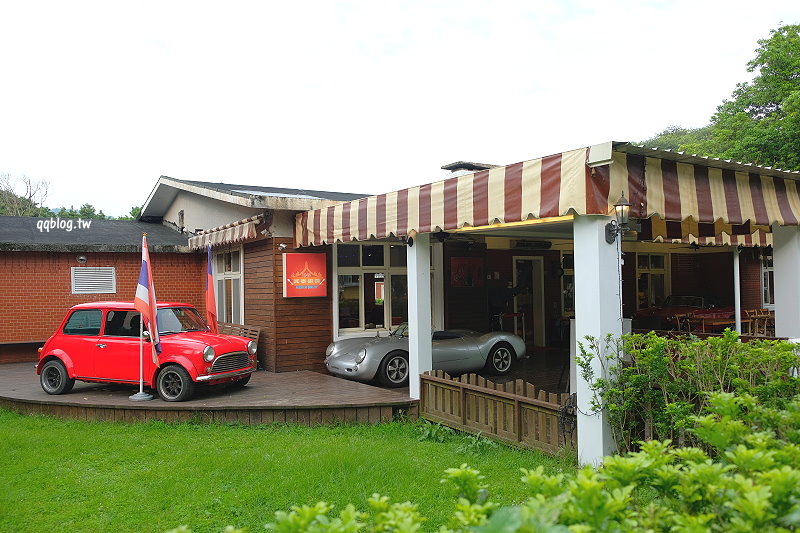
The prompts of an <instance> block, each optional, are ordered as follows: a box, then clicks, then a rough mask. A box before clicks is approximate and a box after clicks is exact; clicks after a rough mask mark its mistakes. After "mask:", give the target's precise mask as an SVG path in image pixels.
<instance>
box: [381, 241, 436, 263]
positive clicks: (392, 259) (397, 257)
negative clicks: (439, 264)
mask: <svg viewBox="0 0 800 533" xmlns="http://www.w3.org/2000/svg"><path fill="white" fill-rule="evenodd" d="M431 256H433V254H431ZM407 259H408V254H407V252H406V247H405V245H402V244H393V245H392V246H390V247H389V266H393V267H404V266H406V265H407Z"/></svg>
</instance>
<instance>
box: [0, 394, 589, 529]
mask: <svg viewBox="0 0 800 533" xmlns="http://www.w3.org/2000/svg"><path fill="white" fill-rule="evenodd" d="M421 434H422V432H421V431H420V426H419V424H415V423H401V422H394V423H390V424H383V425H377V426H367V425H341V426H335V427H318V428H308V427H303V426H293V425H277V424H276V425H269V426H259V427H247V426H236V425H196V424H188V423H184V424H164V423H159V422H152V423H146V424H134V425H123V424H113V423H100V422H80V421H74V420H61V419H56V418H49V417H41V416H20V415H17V414H15V413H11V412H8V411H3V410H0V473H2V474H1V475H2V480H3V483H2V485H3V487H2V490H0V530H2V531H68V530H69V531H163V530H166V529H170V528H173V527H176V526H178V525H181V524H186V525H188V526H190V527H191V528H192V529H193V530H194V531H195V532H202V531H221V530H222V529H223V528H224V527H225V526H226V525H228V524H231V525H235V526H238V527H247V528H249V529H250V531H262V530H263V525H264V524H266V523H268V522H270V521H271V520H272V519H273V517H274V513H275V511H276V510H288V509H289V507H291V506H292V505H297V504H306V503H307V504H312V503H315V502H317V501H319V500H325V501H328V502H330V503H333V504H335V505H336V508H337V509H341V508H342V507H343V506H344V505H345V504H347V503H353V504H355V505H356V506H357V507H359V508H361V509H366V504H365V502H366V499H367V497H369V496H370V495H371V494H372V493H373V492H379V493H381V494H384V495H387V496H389V497H390V498H391V499H392V500H393V501H406V500H410V501H412V502H414V503H417V504H418V505H419V510H420V512H421V513H422V515H423V516H426V517H428V519H429V520H428V522H426V523H425V529H426V530H435V529H437V528H438V527H439V525H441V524H443V523H445V521H446V520H447V517H448V516H450V515H451V512H452V509H453V505H454V503H455V500H454V497H453V494H452V493H451V491H450V489H449V487H448V486H446V485H443V484H441V483H439V479H441V477H442V474H443V472H444V470H445V469H446V468H450V467H456V466H459V465H460V464H462V463H468V464H469V465H470V466H472V467H475V468H478V469H479V470H480V471H481V472H482V473H483V474H484V475H485V476H486V482H487V483H488V484H489V486H490V487H491V489H490V492H491V495H492V499H493V500H494V501H496V502H498V503H502V504H506V503H513V502H518V501H521V500H522V499H524V498H525V497H526V496H527V493H526V491H525V487H524V486H523V484H522V483H521V482H520V480H519V478H520V473H519V468H520V467H526V468H531V467H535V466H536V465H540V464H541V465H544V467H545V469H546V470H547V471H548V472H550V473H555V472H558V471H568V470H574V468H575V467H574V465H573V464H572V463H571V462H570V461H567V460H557V459H554V458H551V457H549V456H547V455H544V454H540V453H537V452H532V451H525V450H519V449H515V448H511V447H507V446H504V445H499V444H498V445H495V446H475V445H474V441H475V439H470V438H469V437H466V436H462V435H452V436H447V437H446V438H445V439H444V442H438V440H436V439H430V438H429V439H426V440H419V438H420V435H421Z"/></svg>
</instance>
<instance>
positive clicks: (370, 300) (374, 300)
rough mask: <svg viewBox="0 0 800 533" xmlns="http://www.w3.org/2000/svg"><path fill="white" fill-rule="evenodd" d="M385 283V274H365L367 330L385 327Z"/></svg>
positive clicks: (365, 323)
mask: <svg viewBox="0 0 800 533" xmlns="http://www.w3.org/2000/svg"><path fill="white" fill-rule="evenodd" d="M365 248H366V247H365ZM381 248H382V247H381ZM383 283H384V282H383V274H364V328H366V329H375V328H382V327H383V322H384V320H383V298H382V296H383V295H384V291H383V287H384V284H383Z"/></svg>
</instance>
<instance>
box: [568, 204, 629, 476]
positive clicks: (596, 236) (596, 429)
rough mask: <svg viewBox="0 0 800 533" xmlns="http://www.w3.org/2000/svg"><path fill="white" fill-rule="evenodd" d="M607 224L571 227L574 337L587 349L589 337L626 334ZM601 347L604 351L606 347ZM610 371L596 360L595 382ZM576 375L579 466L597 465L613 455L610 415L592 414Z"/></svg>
mask: <svg viewBox="0 0 800 533" xmlns="http://www.w3.org/2000/svg"><path fill="white" fill-rule="evenodd" d="M609 220H610V219H609V218H608V217H603V216H576V217H575V220H574V222H573V232H574V243H575V337H576V340H577V342H583V343H584V346H585V345H586V340H585V338H586V336H592V337H594V338H596V339H598V340H600V341H604V340H605V337H606V335H608V334H609V333H610V334H611V335H613V336H614V337H615V338H618V337H619V336H620V335H621V334H622V305H621V294H622V286H621V283H620V278H621V276H620V257H619V243H618V242H617V243H614V244H608V243H607V242H606V240H605V226H606V223H608V222H609ZM618 238H619V237H618ZM601 346H603V347H605V343H602V345H601ZM578 353H580V350H578ZM602 355H605V354H602ZM607 366H608V361H603V362H602V364H601V361H600V360H599V359H598V358H597V357H595V358H594V359H593V360H592V369H593V371H594V375H595V379H598V378H605V377H606V375H607V374H606V369H607ZM576 374H577V376H576V377H577V387H576V392H577V394H578V398H577V399H578V415H577V416H578V461H580V463H581V464H592V465H598V464H599V463H600V461H601V460H602V458H603V456H604V455H609V454H611V453H613V452H614V449H615V445H614V439H613V436H612V433H611V427H610V426H609V424H608V413H607V412H606V411H605V410H602V411H601V412H599V413H595V412H594V410H593V409H592V406H591V403H592V396H593V393H592V390H591V388H590V386H589V383H587V382H586V380H585V379H584V378H583V377H582V376H581V372H580V371H578V372H576Z"/></svg>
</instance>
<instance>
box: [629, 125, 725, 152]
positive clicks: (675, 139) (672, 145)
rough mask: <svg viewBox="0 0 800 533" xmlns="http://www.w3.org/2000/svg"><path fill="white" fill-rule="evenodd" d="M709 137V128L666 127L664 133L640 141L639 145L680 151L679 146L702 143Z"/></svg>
mask: <svg viewBox="0 0 800 533" xmlns="http://www.w3.org/2000/svg"><path fill="white" fill-rule="evenodd" d="M710 136H711V126H703V127H702V128H682V127H680V126H677V125H672V126H667V127H666V128H664V131H662V132H661V133H659V134H658V135H656V136H655V137H652V138H650V139H647V140H646V141H642V142H641V144H644V145H646V146H653V147H657V148H660V149H662V150H675V151H677V150H680V149H681V146H685V145H687V144H690V143H697V142H700V141H704V140H706V139H708V138H710Z"/></svg>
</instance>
